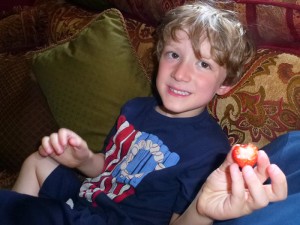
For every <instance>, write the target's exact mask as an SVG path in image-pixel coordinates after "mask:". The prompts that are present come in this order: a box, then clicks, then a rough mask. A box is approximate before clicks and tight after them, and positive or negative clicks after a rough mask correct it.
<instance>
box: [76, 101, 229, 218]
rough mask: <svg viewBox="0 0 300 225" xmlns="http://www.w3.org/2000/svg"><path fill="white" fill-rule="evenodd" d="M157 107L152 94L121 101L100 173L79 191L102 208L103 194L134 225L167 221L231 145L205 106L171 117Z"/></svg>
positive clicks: (192, 193)
mask: <svg viewBox="0 0 300 225" xmlns="http://www.w3.org/2000/svg"><path fill="white" fill-rule="evenodd" d="M156 105H157V101H156V100H155V99H154V98H152V97H147V98H136V99H133V100H131V101H129V102H128V103H127V104H125V106H124V107H123V108H122V110H121V114H120V116H119V118H118V121H117V123H116V125H115V127H114V128H113V130H112V132H111V134H110V136H109V138H108V142H107V146H106V152H105V155H106V163H105V166H104V167H105V168H104V171H103V173H102V174H101V175H100V176H99V177H96V178H93V179H87V180H86V181H85V182H84V184H83V186H82V187H81V192H80V196H81V197H83V198H86V199H88V201H90V202H92V203H93V204H95V205H97V206H98V207H106V206H105V204H104V202H106V201H103V198H106V197H103V195H105V196H108V197H109V198H110V199H112V200H113V202H116V203H117V205H118V208H120V207H121V211H123V212H124V213H125V214H126V215H128V216H129V217H130V218H131V220H132V222H133V223H135V224H150V223H148V222H150V221H151V223H152V224H168V223H169V221H170V217H171V216H172V214H173V213H178V214H181V213H183V212H184V210H185V209H186V208H187V207H188V205H189V204H190V203H191V201H192V200H193V199H194V197H195V195H196V194H197V192H198V191H199V189H200V187H201V185H202V184H203V182H204V181H205V180H206V178H207V176H208V175H209V174H210V173H211V172H212V170H214V169H215V168H216V167H218V165H219V164H220V163H221V162H222V161H223V160H224V158H225V155H226V154H227V153H228V151H229V149H230V145H229V143H228V139H227V137H226V135H225V134H224V133H223V131H222V130H221V128H220V126H219V125H218V124H217V123H216V121H215V120H214V119H213V118H212V117H211V116H210V115H209V113H208V112H207V111H206V110H205V111H203V112H202V113H201V114H200V115H198V116H195V117H189V118H170V117H166V116H164V115H162V114H160V113H158V112H157V111H156V110H155V106H156ZM147 221H148V222H147Z"/></svg>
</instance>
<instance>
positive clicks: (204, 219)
mask: <svg viewBox="0 0 300 225" xmlns="http://www.w3.org/2000/svg"><path fill="white" fill-rule="evenodd" d="M268 178H270V179H271V184H265V185H264V182H265V181H266V180H267V179H268ZM246 187H247V188H246ZM286 197H287V181H286V177H285V175H284V173H283V172H282V171H281V170H280V168H279V167H278V166H276V165H274V164H272V165H271V164H270V161H269V158H268V156H267V154H266V153H265V152H264V151H259V155H258V162H257V166H256V167H255V168H252V167H251V166H245V167H244V168H243V169H242V170H240V169H239V167H238V165H237V164H235V163H233V160H232V157H231V152H230V153H229V154H228V156H227V158H226V160H225V161H224V162H223V164H222V165H221V166H220V167H219V168H218V169H216V170H215V171H213V172H212V173H211V174H210V176H209V177H208V178H207V180H206V182H205V183H204V184H203V186H202V188H201V189H200V191H199V192H198V195H197V196H196V198H195V199H194V201H193V202H192V203H191V205H190V206H189V207H188V208H187V210H186V211H185V212H184V213H183V214H182V215H178V214H174V215H173V217H172V219H171V221H170V225H181V224H182V225H183V224H189V225H209V224H212V223H213V221H214V220H226V219H233V218H238V217H241V216H244V215H247V214H250V213H252V212H253V211H254V210H257V209H260V208H263V207H265V206H267V205H268V204H269V203H270V202H276V201H280V200H283V199H285V198H286Z"/></svg>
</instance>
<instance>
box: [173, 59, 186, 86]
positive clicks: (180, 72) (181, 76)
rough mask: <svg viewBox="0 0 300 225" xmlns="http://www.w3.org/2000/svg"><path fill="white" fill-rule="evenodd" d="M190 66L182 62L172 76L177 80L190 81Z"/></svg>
mask: <svg viewBox="0 0 300 225" xmlns="http://www.w3.org/2000/svg"><path fill="white" fill-rule="evenodd" d="M189 68H190V66H189V65H188V64H187V63H180V64H178V65H177V67H176V68H175V69H174V71H173V73H172V77H173V78H174V79H175V80H176V81H183V82H188V81H190V79H191V74H190V70H189Z"/></svg>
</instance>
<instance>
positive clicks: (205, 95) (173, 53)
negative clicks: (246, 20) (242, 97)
mask: <svg viewBox="0 0 300 225" xmlns="http://www.w3.org/2000/svg"><path fill="white" fill-rule="evenodd" d="M176 34H177V37H178V41H177V42H176V41H174V40H170V42H168V43H167V44H166V45H165V47H164V49H163V51H162V54H161V57H160V60H159V70H158V75H157V79H156V86H157V89H158V92H159V94H160V97H161V99H162V102H163V106H162V107H159V108H157V110H158V111H159V112H161V113H163V114H165V115H167V116H170V117H192V116H196V115H198V114H200V113H201V112H202V111H203V110H204V108H205V107H206V105H207V104H208V103H209V101H210V100H211V99H212V98H213V96H214V95H215V94H219V95H222V94H225V93H227V92H228V91H229V90H230V89H231V87H229V86H223V85H222V84H223V82H224V80H225V78H226V69H225V68H224V67H221V66H220V65H218V64H217V63H216V62H215V61H214V60H213V59H212V57H211V54H210V48H211V45H210V43H209V41H208V39H207V38H206V39H204V41H203V42H202V43H200V52H201V55H202V58H201V59H200V60H199V59H197V58H196V56H195V54H194V51H193V48H192V45H191V41H190V39H189V38H188V36H187V34H186V33H185V32H184V31H177V32H176Z"/></svg>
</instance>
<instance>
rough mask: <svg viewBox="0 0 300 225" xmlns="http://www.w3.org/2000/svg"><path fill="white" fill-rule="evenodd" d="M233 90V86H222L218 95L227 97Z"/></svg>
mask: <svg viewBox="0 0 300 225" xmlns="http://www.w3.org/2000/svg"><path fill="white" fill-rule="evenodd" d="M231 89H232V86H226V85H222V86H221V87H220V88H219V90H218V91H217V93H216V94H217V95H225V94H226V93H227V92H228V91H230V90H231Z"/></svg>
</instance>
